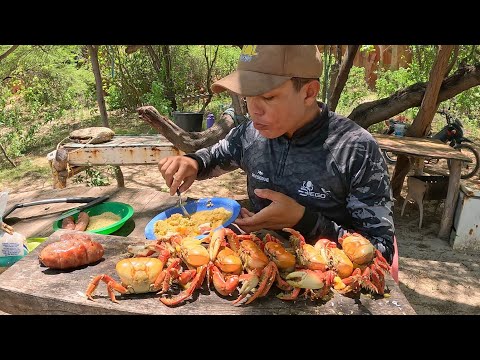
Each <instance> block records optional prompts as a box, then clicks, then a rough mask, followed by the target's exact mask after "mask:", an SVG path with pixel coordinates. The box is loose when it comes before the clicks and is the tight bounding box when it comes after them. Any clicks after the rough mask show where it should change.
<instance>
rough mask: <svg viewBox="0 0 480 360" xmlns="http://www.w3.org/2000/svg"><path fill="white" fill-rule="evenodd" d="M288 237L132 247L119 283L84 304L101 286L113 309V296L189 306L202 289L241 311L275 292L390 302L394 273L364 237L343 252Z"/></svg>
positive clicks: (344, 243)
mask: <svg viewBox="0 0 480 360" xmlns="http://www.w3.org/2000/svg"><path fill="white" fill-rule="evenodd" d="M283 231H284V232H286V233H288V234H289V236H288V237H289V239H288V241H286V242H285V241H282V240H280V239H278V238H276V237H275V236H274V235H272V234H270V233H267V234H266V235H264V236H263V239H262V238H260V237H259V236H257V235H256V234H255V233H251V234H244V235H237V234H235V233H234V232H233V231H232V230H230V229H228V228H221V229H219V230H216V231H213V232H211V233H210V235H209V236H207V237H205V238H203V239H196V238H189V237H183V236H180V235H178V234H168V235H167V236H164V237H162V238H159V239H157V240H156V241H148V242H146V243H142V244H135V245H131V246H129V252H130V253H131V254H132V255H133V257H130V258H126V259H123V260H121V261H119V262H118V263H117V265H116V271H117V274H118V276H119V277H120V279H121V283H120V282H117V281H115V280H114V279H113V278H112V277H111V276H109V275H107V274H102V275H98V276H96V277H95V278H94V279H93V280H92V281H91V282H90V284H89V285H88V288H87V291H86V296H87V297H88V298H89V299H91V300H93V292H94V291H95V289H96V288H97V286H98V285H99V283H100V281H103V282H105V283H106V284H107V289H108V294H109V297H110V299H111V300H112V301H114V302H116V301H117V300H116V298H115V291H117V292H119V293H121V294H130V293H146V292H157V293H158V294H160V295H161V296H160V298H159V299H160V301H161V302H162V303H163V304H165V305H168V306H174V305H178V304H181V303H183V302H184V301H185V300H187V299H189V298H190V297H191V296H192V295H193V294H194V292H195V290H197V289H200V288H202V287H204V286H207V287H208V288H211V287H212V286H213V287H214V289H215V290H216V291H217V292H218V294H220V295H221V296H225V297H229V296H232V297H233V298H234V299H233V301H232V304H235V305H236V304H249V303H251V302H252V301H254V300H255V299H258V298H261V297H264V296H265V295H267V294H268V293H269V291H270V290H271V288H272V287H273V286H274V285H275V286H276V287H278V288H279V289H280V290H279V291H277V294H276V296H277V297H278V298H279V299H282V300H295V299H297V298H298V297H299V296H300V295H302V296H305V297H307V298H310V299H312V300H317V299H325V298H327V296H329V295H331V293H332V292H335V291H336V292H339V293H340V294H357V293H359V292H360V291H361V290H362V289H364V290H365V291H367V292H371V293H373V294H380V295H383V294H384V292H385V276H384V275H385V273H386V272H388V271H390V265H389V264H388V262H387V261H386V260H385V258H384V257H383V256H382V254H381V253H380V252H379V251H378V250H377V249H376V248H375V247H374V246H373V245H372V244H371V242H370V241H369V240H368V239H366V238H365V237H363V236H361V235H360V234H357V233H347V234H345V235H344V236H343V237H342V238H340V239H339V241H338V245H337V243H335V242H332V241H329V240H327V239H319V240H317V241H316V242H315V244H314V245H312V244H308V243H307V242H306V240H305V238H304V237H303V236H302V234H300V233H299V232H298V231H296V230H294V229H291V228H284V229H283ZM174 289H176V290H177V291H176V293H175V291H174ZM178 289H180V290H181V291H180V292H179V293H178ZM235 297H236V298H235Z"/></svg>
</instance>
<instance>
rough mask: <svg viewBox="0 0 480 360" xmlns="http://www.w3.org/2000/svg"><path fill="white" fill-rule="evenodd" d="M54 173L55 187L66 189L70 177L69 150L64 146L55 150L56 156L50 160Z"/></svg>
mask: <svg viewBox="0 0 480 360" xmlns="http://www.w3.org/2000/svg"><path fill="white" fill-rule="evenodd" d="M49 162H50V167H51V169H52V175H53V188H54V189H64V188H66V187H67V178H68V170H67V165H68V152H67V150H65V149H64V148H63V147H60V148H58V149H57V150H56V151H55V157H54V158H53V159H52V160H49Z"/></svg>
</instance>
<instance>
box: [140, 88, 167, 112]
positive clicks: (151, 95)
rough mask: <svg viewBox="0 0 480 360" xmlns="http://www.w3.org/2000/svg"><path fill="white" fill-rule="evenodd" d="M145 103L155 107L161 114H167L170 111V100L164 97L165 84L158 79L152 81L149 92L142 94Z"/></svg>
mask: <svg viewBox="0 0 480 360" xmlns="http://www.w3.org/2000/svg"><path fill="white" fill-rule="evenodd" d="M142 99H144V101H143V102H144V103H145V104H149V105H152V106H154V107H155V109H157V110H158V112H159V113H160V114H162V115H165V116H169V115H170V114H171V112H172V108H171V106H170V101H169V100H168V99H167V98H166V97H165V86H164V85H163V84H162V83H161V82H160V81H158V80H155V81H153V82H152V90H151V92H148V93H146V94H145V95H143V97H142Z"/></svg>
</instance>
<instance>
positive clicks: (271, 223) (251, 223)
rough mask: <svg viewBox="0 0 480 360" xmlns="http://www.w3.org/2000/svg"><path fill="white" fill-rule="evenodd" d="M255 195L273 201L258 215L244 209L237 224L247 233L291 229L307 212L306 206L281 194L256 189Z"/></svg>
mask: <svg viewBox="0 0 480 360" xmlns="http://www.w3.org/2000/svg"><path fill="white" fill-rule="evenodd" d="M255 194H256V195H257V196H258V197H261V198H263V199H269V200H271V201H272V203H271V204H270V205H268V206H267V207H265V208H264V209H262V210H261V211H259V212H258V213H256V214H253V213H251V212H249V211H248V210H246V209H242V211H241V212H240V216H239V217H238V218H237V220H235V224H237V225H238V226H239V227H240V228H241V229H242V230H243V231H245V232H247V233H249V232H252V231H257V230H260V229H270V230H281V229H283V228H284V227H290V228H291V227H293V226H295V225H296V224H298V222H299V221H300V219H301V218H302V216H303V213H304V212H305V207H304V206H302V205H300V204H299V203H297V202H296V201H295V200H293V199H292V198H291V197H289V196H287V195H284V194H282V193H280V192H277V191H273V190H270V189H255Z"/></svg>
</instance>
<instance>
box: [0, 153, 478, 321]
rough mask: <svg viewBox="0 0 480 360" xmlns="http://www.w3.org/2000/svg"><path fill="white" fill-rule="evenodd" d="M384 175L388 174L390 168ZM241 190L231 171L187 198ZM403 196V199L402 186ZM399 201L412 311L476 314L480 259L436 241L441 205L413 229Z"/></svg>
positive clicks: (15, 186) (414, 214)
mask: <svg viewBox="0 0 480 360" xmlns="http://www.w3.org/2000/svg"><path fill="white" fill-rule="evenodd" d="M40 161H42V160H40ZM45 161H46V160H45ZM389 170H390V172H391V173H392V172H393V167H390V168H389ZM437 170H438V169H437ZM122 172H123V174H124V178H125V186H126V187H133V188H155V189H157V190H159V191H166V190H167V188H166V185H165V183H164V181H163V178H162V177H161V175H160V173H159V172H158V170H157V169H156V167H154V166H124V167H122ZM113 182H115V180H113ZM463 182H464V184H465V185H466V186H468V187H470V188H472V189H477V190H478V189H480V179H479V176H478V175H476V176H475V177H474V178H472V179H470V180H463ZM68 186H78V187H79V188H81V187H83V186H85V185H75V184H72V182H71V181H70V180H69V184H68ZM4 187H5V186H4ZM6 187H7V188H8V190H9V191H10V193H13V192H19V191H30V190H35V189H40V188H44V187H45V188H51V180H50V179H47V180H46V179H45V178H42V177H38V176H35V174H30V175H29V176H26V177H25V178H24V179H22V180H21V181H20V182H16V183H11V184H6ZM245 188H246V178H245V175H244V173H243V172H242V171H241V170H236V171H233V172H231V173H229V174H224V175H222V176H220V177H218V178H215V179H209V180H204V181H197V182H196V183H195V184H193V186H192V187H191V188H190V189H189V191H188V192H187V195H188V197H190V198H201V197H208V196H213V195H215V196H218V197H231V198H234V199H236V200H240V201H241V200H246V199H247V195H246V191H245ZM402 195H403V196H405V195H406V185H405V186H404V190H403V192H402ZM402 200H403V199H400V200H399V201H396V203H395V207H394V223H395V229H396V236H397V242H398V247H399V280H400V288H401V290H402V291H403V292H404V294H405V296H406V297H407V299H408V300H409V302H410V303H411V305H412V306H413V308H414V309H415V311H416V312H417V313H418V314H422V315H436V314H443V315H467V314H479V315H480V254H479V253H462V252H458V251H454V250H453V249H452V247H451V246H450V245H449V243H448V241H445V240H441V239H439V238H437V236H436V235H437V233H438V229H439V226H440V217H441V214H442V211H443V203H442V204H441V205H440V206H439V207H438V206H437V202H436V201H427V202H425V207H424V219H423V227H422V228H421V229H418V221H419V210H418V207H417V206H416V204H408V205H407V207H406V211H405V212H406V213H405V214H404V216H403V217H401V216H400V211H401V207H402V204H403V202H402Z"/></svg>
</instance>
